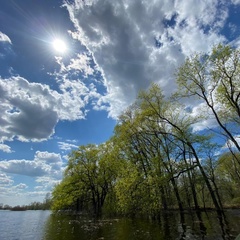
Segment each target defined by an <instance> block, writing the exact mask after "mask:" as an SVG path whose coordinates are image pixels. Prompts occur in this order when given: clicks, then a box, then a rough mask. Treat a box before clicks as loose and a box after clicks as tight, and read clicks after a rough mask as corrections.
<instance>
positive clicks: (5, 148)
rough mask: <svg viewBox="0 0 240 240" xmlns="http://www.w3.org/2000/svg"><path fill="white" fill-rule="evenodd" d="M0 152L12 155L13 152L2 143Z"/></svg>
mask: <svg viewBox="0 0 240 240" xmlns="http://www.w3.org/2000/svg"><path fill="white" fill-rule="evenodd" d="M0 151H3V152H6V153H12V152H13V151H12V150H11V147H10V146H8V145H6V144H3V143H0Z"/></svg>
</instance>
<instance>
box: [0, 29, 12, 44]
mask: <svg viewBox="0 0 240 240" xmlns="http://www.w3.org/2000/svg"><path fill="white" fill-rule="evenodd" d="M0 42H8V43H10V44H12V41H11V39H10V38H9V37H8V36H7V35H6V34H4V33H2V32H0Z"/></svg>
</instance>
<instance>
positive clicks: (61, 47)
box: [52, 39, 67, 53]
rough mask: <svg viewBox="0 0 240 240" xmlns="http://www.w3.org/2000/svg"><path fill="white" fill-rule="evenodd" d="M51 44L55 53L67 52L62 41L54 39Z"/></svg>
mask: <svg viewBox="0 0 240 240" xmlns="http://www.w3.org/2000/svg"><path fill="white" fill-rule="evenodd" d="M52 44H53V47H54V49H55V51H57V52H59V53H64V52H66V50H67V45H66V43H65V42H64V41H62V40H61V39H55V40H54V41H53V43H52Z"/></svg>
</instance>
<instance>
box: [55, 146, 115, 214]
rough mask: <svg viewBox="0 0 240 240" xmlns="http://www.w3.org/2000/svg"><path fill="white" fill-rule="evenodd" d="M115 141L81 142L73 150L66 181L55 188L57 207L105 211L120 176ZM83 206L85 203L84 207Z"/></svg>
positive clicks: (97, 211) (95, 211)
mask: <svg viewBox="0 0 240 240" xmlns="http://www.w3.org/2000/svg"><path fill="white" fill-rule="evenodd" d="M112 148H113V147H112V144H111V142H107V143H105V144H102V145H99V146H96V145H92V144H89V145H86V146H80V147H79V148H78V149H77V150H75V151H72V153H71V155H70V157H69V162H68V166H67V168H66V171H65V176H64V179H63V181H62V182H61V183H60V184H59V185H57V186H56V187H55V189H54V191H53V208H54V209H61V208H63V207H69V206H72V205H75V206H76V210H85V211H86V210H88V211H89V210H90V211H91V210H92V211H93V213H94V214H97V215H99V214H101V212H102V208H103V205H104V202H105V199H106V196H107V194H108V193H109V191H110V190H111V189H112V184H113V182H114V181H115V178H116V172H117V166H116V161H115V159H116V158H115V157H114V154H113V153H112V152H111V150H112ZM80 206H81V207H80Z"/></svg>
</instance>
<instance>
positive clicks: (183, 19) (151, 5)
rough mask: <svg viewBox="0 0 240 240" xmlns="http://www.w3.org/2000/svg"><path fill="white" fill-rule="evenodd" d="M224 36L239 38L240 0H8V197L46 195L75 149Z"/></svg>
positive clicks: (4, 32) (0, 65)
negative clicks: (183, 64) (192, 56)
mask: <svg viewBox="0 0 240 240" xmlns="http://www.w3.org/2000/svg"><path fill="white" fill-rule="evenodd" d="M218 43H223V44H231V45H233V46H235V47H239V46H240V0H203V1H198V0H188V1H183V0H182V1H181V0H152V1H149V0H131V1H130V0H118V1H114V0H68V1H61V0H51V1H49V0H8V1H4V0H0V192H1V194H0V203H2V204H8V205H11V206H15V205H23V204H29V203H31V202H34V201H42V200H43V199H44V198H45V196H46V194H47V193H48V192H51V190H52V188H53V186H54V185H55V184H57V183H59V181H61V179H62V173H63V171H64V168H65V167H66V164H67V156H68V154H69V153H70V152H71V151H72V150H74V149H77V147H78V146H79V145H85V144H88V143H93V144H100V143H103V142H105V141H107V140H108V139H109V138H110V137H111V136H112V135H113V130H114V126H115V125H116V122H117V118H118V116H119V114H121V113H122V111H124V109H126V108H127V107H128V106H129V105H130V104H131V103H133V101H134V100H135V99H136V97H137V95H138V92H139V91H141V90H146V89H148V87H149V86H150V85H151V83H153V82H155V83H158V84H159V85H160V86H161V88H162V89H163V91H164V94H165V95H166V96H169V95H170V94H171V93H173V92H174V91H175V89H176V83H175V77H174V73H175V72H176V70H177V68H178V67H179V66H180V65H181V64H182V63H183V62H184V60H185V59H186V57H187V56H190V55H191V54H193V53H195V52H206V53H207V52H209V51H210V50H211V48H212V47H213V46H214V45H216V44H218ZM196 109H197V106H196ZM208 124H209V123H208Z"/></svg>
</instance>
